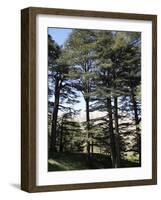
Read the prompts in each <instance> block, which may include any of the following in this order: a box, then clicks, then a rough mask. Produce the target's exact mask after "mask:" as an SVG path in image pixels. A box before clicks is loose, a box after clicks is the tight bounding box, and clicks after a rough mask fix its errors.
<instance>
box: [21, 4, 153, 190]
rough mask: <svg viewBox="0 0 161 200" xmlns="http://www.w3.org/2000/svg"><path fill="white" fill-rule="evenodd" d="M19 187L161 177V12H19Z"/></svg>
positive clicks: (115, 183)
mask: <svg viewBox="0 0 161 200" xmlns="http://www.w3.org/2000/svg"><path fill="white" fill-rule="evenodd" d="M21 31H22V32H21V65H22V66H21V69H22V76H21V77H22V81H21V98H22V101H21V102H22V103H21V108H22V109H21V110H22V117H21V125H22V129H21V188H22V190H25V191H28V192H45V191H56V190H74V189H90V188H91V189H92V188H103V187H122V186H136V185H154V184H156V183H157V16H156V15H145V14H131V13H111V12H97V11H82V10H64V9H53V8H32V7H31V8H26V9H23V10H22V11H21Z"/></svg>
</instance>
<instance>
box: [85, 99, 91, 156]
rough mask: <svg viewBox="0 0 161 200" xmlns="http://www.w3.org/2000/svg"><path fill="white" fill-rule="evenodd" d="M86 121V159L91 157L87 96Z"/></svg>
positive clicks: (87, 100)
mask: <svg viewBox="0 0 161 200" xmlns="http://www.w3.org/2000/svg"><path fill="white" fill-rule="evenodd" d="M85 101H86V122H87V154H88V159H89V160H90V157H91V150H90V148H91V145H90V134H89V129H90V127H89V126H90V125H89V122H90V116H89V97H86V99H85Z"/></svg>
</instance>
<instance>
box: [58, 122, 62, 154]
mask: <svg viewBox="0 0 161 200" xmlns="http://www.w3.org/2000/svg"><path fill="white" fill-rule="evenodd" d="M59 152H63V120H62V125H61V130H60V146H59Z"/></svg>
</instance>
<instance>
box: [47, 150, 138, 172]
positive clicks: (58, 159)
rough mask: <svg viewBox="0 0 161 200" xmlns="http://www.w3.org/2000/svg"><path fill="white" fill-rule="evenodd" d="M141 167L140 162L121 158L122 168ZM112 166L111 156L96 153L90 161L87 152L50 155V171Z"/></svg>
mask: <svg viewBox="0 0 161 200" xmlns="http://www.w3.org/2000/svg"><path fill="white" fill-rule="evenodd" d="M126 167H139V165H138V163H136V162H133V161H129V160H124V159H121V168H126ZM106 168H112V163H111V158H110V156H107V155H104V154H99V153H94V154H93V156H92V158H91V159H90V161H89V160H88V158H87V154H86V153H54V156H49V159H48V171H66V170H83V169H106Z"/></svg>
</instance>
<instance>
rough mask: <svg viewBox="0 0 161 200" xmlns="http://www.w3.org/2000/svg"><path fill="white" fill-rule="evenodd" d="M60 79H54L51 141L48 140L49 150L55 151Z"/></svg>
mask: <svg viewBox="0 0 161 200" xmlns="http://www.w3.org/2000/svg"><path fill="white" fill-rule="evenodd" d="M61 84H62V81H61V80H60V79H56V80H55V94H54V96H55V102H54V108H53V118H52V130H51V142H50V152H51V153H52V152H56V151H57V149H56V138H57V134H56V131H57V119H58V109H59V98H60V89H61Z"/></svg>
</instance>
